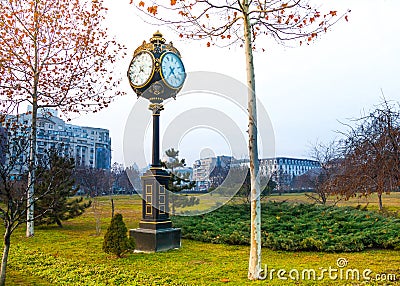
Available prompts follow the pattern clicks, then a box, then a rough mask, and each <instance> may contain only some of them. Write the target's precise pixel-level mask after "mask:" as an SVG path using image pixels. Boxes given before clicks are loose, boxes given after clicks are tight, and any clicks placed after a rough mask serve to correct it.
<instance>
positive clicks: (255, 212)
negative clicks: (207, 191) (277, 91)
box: [243, 0, 261, 280]
mask: <svg viewBox="0 0 400 286" xmlns="http://www.w3.org/2000/svg"><path fill="white" fill-rule="evenodd" d="M248 6H249V4H248V0H243V9H244V13H243V14H244V38H245V53H246V70H247V86H248V112H249V157H250V185H251V190H250V207H251V210H250V213H251V214H250V222H251V226H250V257H249V271H248V278H249V279H250V280H256V279H259V278H260V272H261V203H260V178H259V176H258V165H259V163H258V146H257V106H256V93H255V92H256V90H255V76H254V63H253V49H252V34H251V26H250V19H249V17H248Z"/></svg>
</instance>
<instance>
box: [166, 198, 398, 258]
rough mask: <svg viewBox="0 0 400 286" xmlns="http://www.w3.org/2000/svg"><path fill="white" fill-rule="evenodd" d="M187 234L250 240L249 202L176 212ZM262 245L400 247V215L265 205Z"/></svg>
mask: <svg viewBox="0 0 400 286" xmlns="http://www.w3.org/2000/svg"><path fill="white" fill-rule="evenodd" d="M172 220H173V222H174V225H175V227H180V228H181V229H182V236H183V238H187V239H193V240H198V241H204V242H212V243H226V244H235V245H240V244H242V245H248V244H249V241H250V205H248V204H228V205H225V206H223V207H221V208H219V209H217V210H215V211H214V212H211V213H208V214H205V215H200V216H196V217H173V218H172ZM261 222H262V224H261V227H262V246H263V247H267V248H271V249H274V250H287V251H325V252H354V251H361V250H364V249H368V248H385V249H386V248H388V249H400V219H398V218H395V217H385V216H383V215H381V214H379V213H377V212H374V211H367V210H362V209H359V208H353V207H332V206H321V205H314V204H289V203H276V202H268V203H265V204H262V219H261Z"/></svg>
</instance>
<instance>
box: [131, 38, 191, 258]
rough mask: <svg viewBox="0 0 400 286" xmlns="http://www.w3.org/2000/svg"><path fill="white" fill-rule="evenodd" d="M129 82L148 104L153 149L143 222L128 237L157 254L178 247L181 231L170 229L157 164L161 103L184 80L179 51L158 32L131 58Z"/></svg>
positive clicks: (145, 181)
mask: <svg viewBox="0 0 400 286" xmlns="http://www.w3.org/2000/svg"><path fill="white" fill-rule="evenodd" d="M128 78H129V82H130V85H131V87H132V89H133V90H134V91H135V93H136V94H137V96H138V97H144V98H146V99H148V100H149V101H150V105H149V109H150V110H151V111H152V115H153V116H152V117H153V146H152V163H151V168H150V169H149V170H148V171H147V172H146V173H145V174H144V175H143V176H142V178H141V179H142V186H143V193H142V220H141V221H140V222H139V228H136V229H131V230H130V231H129V234H130V236H131V237H134V239H135V251H137V252H157V251H164V250H169V249H173V248H179V247H180V245H181V242H180V237H181V230H180V229H179V228H172V223H171V220H170V218H169V213H168V192H167V186H168V181H169V174H168V173H167V172H166V171H165V170H163V169H162V168H161V164H160V135H159V128H160V112H161V111H162V110H163V105H162V102H163V101H164V100H166V99H168V98H171V97H174V98H175V96H176V95H177V93H178V92H179V91H180V90H181V88H182V86H183V83H184V81H185V79H186V73H185V68H184V66H183V63H182V60H181V56H180V53H179V51H178V50H177V49H176V48H175V47H174V46H173V44H172V42H170V43H168V44H166V41H165V39H164V38H163V36H162V34H161V33H160V32H158V31H157V32H156V33H154V34H153V37H152V38H151V39H150V42H149V43H147V42H146V41H144V42H143V44H142V45H141V46H139V47H138V48H137V49H136V50H135V52H134V54H133V58H132V61H131V63H130V65H129V69H128Z"/></svg>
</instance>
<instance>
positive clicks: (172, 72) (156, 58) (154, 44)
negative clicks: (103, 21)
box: [128, 31, 186, 103]
mask: <svg viewBox="0 0 400 286" xmlns="http://www.w3.org/2000/svg"><path fill="white" fill-rule="evenodd" d="M128 78H129V82H130V85H131V87H132V89H133V90H134V91H135V93H136V94H137V95H138V96H141V97H144V98H147V99H148V100H150V102H151V103H161V102H162V101H164V100H165V99H168V98H170V97H174V98H175V96H176V94H177V93H178V92H179V91H180V90H181V89H182V86H183V83H184V82H185V79H186V73H185V67H184V65H183V63H182V60H181V55H180V53H179V51H178V50H177V49H176V48H175V47H174V46H173V44H172V42H170V43H169V44H166V43H165V39H164V38H163V36H162V34H161V33H160V32H158V31H157V32H156V33H154V35H153V37H152V38H151V39H150V43H147V42H146V41H144V42H143V44H142V45H141V46H140V47H138V48H137V49H136V50H135V52H134V54H133V58H132V61H131V63H130V65H129V69H128Z"/></svg>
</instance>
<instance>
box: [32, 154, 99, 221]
mask: <svg viewBox="0 0 400 286" xmlns="http://www.w3.org/2000/svg"><path fill="white" fill-rule="evenodd" d="M74 167H75V163H74V160H73V159H72V158H66V157H62V156H59V155H58V153H57V151H56V150H50V151H48V153H47V154H46V156H45V158H44V159H43V160H42V161H41V164H40V165H39V166H38V169H37V180H36V184H35V194H36V196H37V197H38V201H37V202H36V204H35V213H36V214H43V215H42V216H39V217H38V218H37V219H36V220H35V223H36V224H37V225H41V224H54V223H56V224H57V225H58V226H60V227H62V222H61V221H65V220H68V219H71V218H74V217H77V216H80V215H82V214H83V213H84V211H85V209H87V208H88V207H90V205H91V201H89V202H88V203H84V202H83V198H82V197H81V198H74V199H70V197H73V196H75V194H76V192H77V191H78V188H77V187H76V186H75V181H74V180H73V178H72V175H73V172H74Z"/></svg>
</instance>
